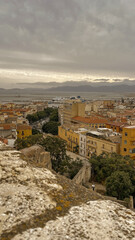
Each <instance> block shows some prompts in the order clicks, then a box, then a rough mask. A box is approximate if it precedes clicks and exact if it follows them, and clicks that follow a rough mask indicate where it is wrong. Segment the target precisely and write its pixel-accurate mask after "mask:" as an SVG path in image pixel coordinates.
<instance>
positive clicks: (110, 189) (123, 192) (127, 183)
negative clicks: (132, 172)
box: [106, 171, 133, 200]
mask: <svg viewBox="0 0 135 240" xmlns="http://www.w3.org/2000/svg"><path fill="white" fill-rule="evenodd" d="M106 193H107V195H109V196H112V197H117V198H118V199H121V200H123V199H124V198H127V197H129V196H130V195H131V194H132V193H133V185H132V182H131V180H130V176H129V174H128V173H125V172H124V171H115V172H114V173H112V174H111V176H110V177H108V178H107V179H106Z"/></svg>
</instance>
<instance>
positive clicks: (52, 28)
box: [0, 0, 135, 84]
mask: <svg viewBox="0 0 135 240" xmlns="http://www.w3.org/2000/svg"><path fill="white" fill-rule="evenodd" d="M134 62H135V1H134V0H0V68H1V71H0V83H1V84H2V83H3V82H2V81H3V79H6V81H7V82H10V80H11V82H13V81H14V82H16V81H21V82H22V79H23V75H25V76H24V81H27V79H26V76H27V74H28V73H29V72H31V71H33V72H34V73H36V74H38V73H41V72H42V73H43V72H50V73H51V72H52V73H53V72H55V73H57V75H58V76H59V73H62V74H63V73H66V75H65V76H67V74H68V73H69V74H70V75H72V74H78V73H80V74H95V75H99V76H100V78H101V77H104V76H106V75H107V76H108V74H110V75H111V76H114V77H115V76H116V77H117V75H118V76H123V77H128V78H129V77H131V78H132V77H135V71H134V69H135V66H134ZM6 71H7V72H8V73H9V71H11V73H12V74H11V75H12V77H11V79H10V77H9V75H10V74H9V75H7V73H6ZM22 71H23V72H24V74H23V75H21V78H18V75H17V74H16V73H17V72H20V73H21V72H22ZM13 73H14V75H13ZM25 73H27V74H25ZM39 75H41V74H39ZM55 76H56V74H55ZM74 76H75V75H74ZM77 76H78V75H77ZM65 78H66V77H65ZM29 80H31V81H35V80H38V79H35V78H34V77H33V78H32V77H31V79H29ZM39 80H40V81H41V80H47V79H46V78H44V77H43V79H41V78H40V77H39ZM49 80H51V78H50V79H49ZM53 80H54V79H53ZM58 80H59V79H58ZM61 80H62V79H61ZM63 80H66V79H64V78H63ZM67 80H68V79H67ZM71 80H72V79H71ZM4 81H5V80H4Z"/></svg>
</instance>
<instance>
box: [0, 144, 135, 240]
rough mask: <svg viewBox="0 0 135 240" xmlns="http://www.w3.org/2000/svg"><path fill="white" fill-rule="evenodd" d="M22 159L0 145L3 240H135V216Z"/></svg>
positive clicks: (1, 234)
mask: <svg viewBox="0 0 135 240" xmlns="http://www.w3.org/2000/svg"><path fill="white" fill-rule="evenodd" d="M21 155H22V154H21V153H20V152H18V151H14V150H12V149H8V148H7V147H6V146H5V145H3V144H1V145H0V239H1V240H10V239H14V240H28V239H29V240H38V239H40V240H51V239H55V240H58V239H59V240H64V239H72V240H74V239H77V240H80V239H93V240H95V239H96V240H98V239H107V240H108V239H115V240H117V239H122V240H123V239H134V237H133V236H135V224H134V220H135V213H134V212H132V211H131V210H128V209H126V208H124V207H123V206H121V205H119V204H117V203H114V202H111V201H105V200H104V198H103V197H102V196H101V195H99V194H97V193H96V192H93V191H90V190H88V189H86V188H84V187H82V186H80V185H76V184H75V183H74V182H72V181H71V180H69V179H67V178H65V177H63V176H60V175H56V174H55V173H53V172H51V171H50V170H48V169H46V168H37V167H35V166H32V165H30V164H29V163H28V162H26V161H24V160H22V159H21ZM93 200H95V201H93Z"/></svg>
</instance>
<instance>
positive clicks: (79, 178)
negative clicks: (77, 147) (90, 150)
mask: <svg viewBox="0 0 135 240" xmlns="http://www.w3.org/2000/svg"><path fill="white" fill-rule="evenodd" d="M90 178H91V164H90V163H84V165H83V167H82V168H81V169H80V171H79V172H78V173H77V174H76V176H75V177H74V178H73V181H74V182H75V183H77V184H86V183H88V182H89V180H90Z"/></svg>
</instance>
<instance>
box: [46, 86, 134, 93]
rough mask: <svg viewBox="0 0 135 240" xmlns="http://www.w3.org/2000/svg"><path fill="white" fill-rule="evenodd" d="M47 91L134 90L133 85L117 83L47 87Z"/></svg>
mask: <svg viewBox="0 0 135 240" xmlns="http://www.w3.org/2000/svg"><path fill="white" fill-rule="evenodd" d="M47 91H49V92H134V91H135V85H134V86H129V85H117V86H100V87H93V86H90V85H84V86H62V87H55V88H50V89H47Z"/></svg>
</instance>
